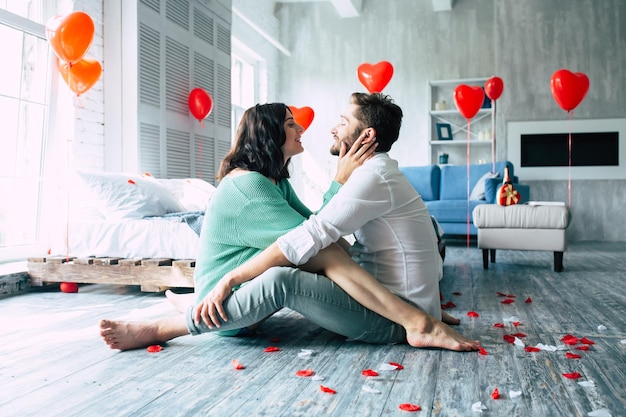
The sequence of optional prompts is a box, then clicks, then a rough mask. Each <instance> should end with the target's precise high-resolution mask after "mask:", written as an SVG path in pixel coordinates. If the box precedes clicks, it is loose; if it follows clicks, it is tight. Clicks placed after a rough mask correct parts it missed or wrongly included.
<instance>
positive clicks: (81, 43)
mask: <svg viewBox="0 0 626 417" xmlns="http://www.w3.org/2000/svg"><path fill="white" fill-rule="evenodd" d="M93 34H94V24H93V20H92V19H91V17H89V15H88V14H87V13H85V12H80V11H76V12H72V13H69V14H66V15H65V16H54V17H52V18H50V19H48V22H46V37H47V38H48V42H50V47H52V50H53V51H54V53H55V54H56V56H58V57H59V59H61V60H62V61H65V62H68V63H70V64H74V63H75V62H78V61H79V60H80V59H81V58H82V57H83V56H84V55H85V53H86V52H87V49H89V46H90V45H91V41H92V40H93Z"/></svg>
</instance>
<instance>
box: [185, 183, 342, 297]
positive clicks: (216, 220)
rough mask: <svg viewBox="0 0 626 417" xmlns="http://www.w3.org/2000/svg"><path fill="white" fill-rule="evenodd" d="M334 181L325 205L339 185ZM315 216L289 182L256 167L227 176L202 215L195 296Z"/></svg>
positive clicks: (325, 196)
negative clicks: (267, 176)
mask: <svg viewBox="0 0 626 417" xmlns="http://www.w3.org/2000/svg"><path fill="white" fill-rule="evenodd" d="M339 188H340V185H339V184H337V183H335V182H333V183H332V185H331V187H330V189H329V190H328V191H327V192H326V194H325V195H324V204H326V202H327V201H328V200H330V199H331V198H332V196H333V195H334V194H335V193H336V192H337V191H338V190H339ZM310 215H311V211H310V210H309V209H308V208H307V207H306V206H305V205H304V204H303V203H302V202H301V201H300V199H299V198H298V196H297V195H296V193H295V191H294V190H293V188H292V187H291V184H289V181H287V180H282V181H280V182H279V183H278V185H275V184H274V183H273V182H272V181H270V180H269V179H268V178H266V177H264V176H263V175H261V174H259V173H257V172H250V173H247V174H244V175H239V176H234V177H232V178H230V177H228V178H224V179H223V180H222V181H221V183H220V184H219V186H218V187H217V190H216V191H215V193H214V194H213V196H212V197H211V202H210V204H209V207H208V208H207V211H206V213H205V216H204V223H203V226H202V232H201V234H200V247H199V250H198V256H197V259H196V269H195V275H194V281H195V292H196V296H197V301H200V300H202V299H203V298H204V297H205V296H206V295H207V294H208V293H209V292H210V291H211V290H212V289H213V287H214V286H215V285H216V284H217V282H218V281H219V280H220V279H221V278H222V277H223V276H224V275H225V274H226V273H227V272H230V271H231V270H232V269H234V268H236V267H237V266H239V265H241V264H243V263H244V262H246V261H247V260H249V259H251V258H252V257H254V256H255V255H257V254H258V253H260V252H261V251H263V250H264V249H265V248H267V247H268V246H270V245H271V244H272V243H274V242H275V241H276V239H278V238H279V237H280V236H282V235H283V234H285V233H286V232H288V231H289V230H291V229H293V228H294V227H296V226H299V225H300V224H301V223H302V222H303V221H304V220H305V219H306V218H308V217H309V216H310Z"/></svg>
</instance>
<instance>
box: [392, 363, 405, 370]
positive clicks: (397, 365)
mask: <svg viewBox="0 0 626 417" xmlns="http://www.w3.org/2000/svg"><path fill="white" fill-rule="evenodd" d="M389 365H391V366H395V367H396V369H397V370H398V371H400V370H402V369H404V366H402V365H400V364H399V363H397V362H389Z"/></svg>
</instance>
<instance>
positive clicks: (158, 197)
mask: <svg viewBox="0 0 626 417" xmlns="http://www.w3.org/2000/svg"><path fill="white" fill-rule="evenodd" d="M77 174H78V177H79V178H80V179H81V180H82V181H83V182H84V184H85V185H86V186H87V188H88V190H89V193H90V196H85V198H93V200H94V201H95V202H96V205H97V207H98V209H99V210H100V211H101V212H102V214H103V215H104V217H106V219H107V220H120V219H141V218H143V217H146V216H162V215H164V214H167V213H175V212H179V211H185V208H184V207H183V206H182V204H180V202H178V201H177V200H176V199H175V198H174V196H172V194H171V193H170V192H169V191H168V190H167V188H165V187H164V186H163V185H162V184H161V183H159V182H158V181H157V180H155V179H154V178H152V177H149V176H148V177H142V176H140V175H137V174H129V173H108V172H98V173H95V172H78V173H77Z"/></svg>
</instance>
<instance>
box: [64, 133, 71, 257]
mask: <svg viewBox="0 0 626 417" xmlns="http://www.w3.org/2000/svg"><path fill="white" fill-rule="evenodd" d="M70 145H71V140H70V139H69V138H68V140H67V146H66V150H65V157H66V158H67V164H66V166H67V167H68V171H66V174H65V177H66V181H65V186H66V187H67V193H66V194H65V195H66V196H67V198H66V200H65V203H66V208H65V262H69V261H70V197H71V192H72V187H70V181H69V168H70V162H71V146H70Z"/></svg>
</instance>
